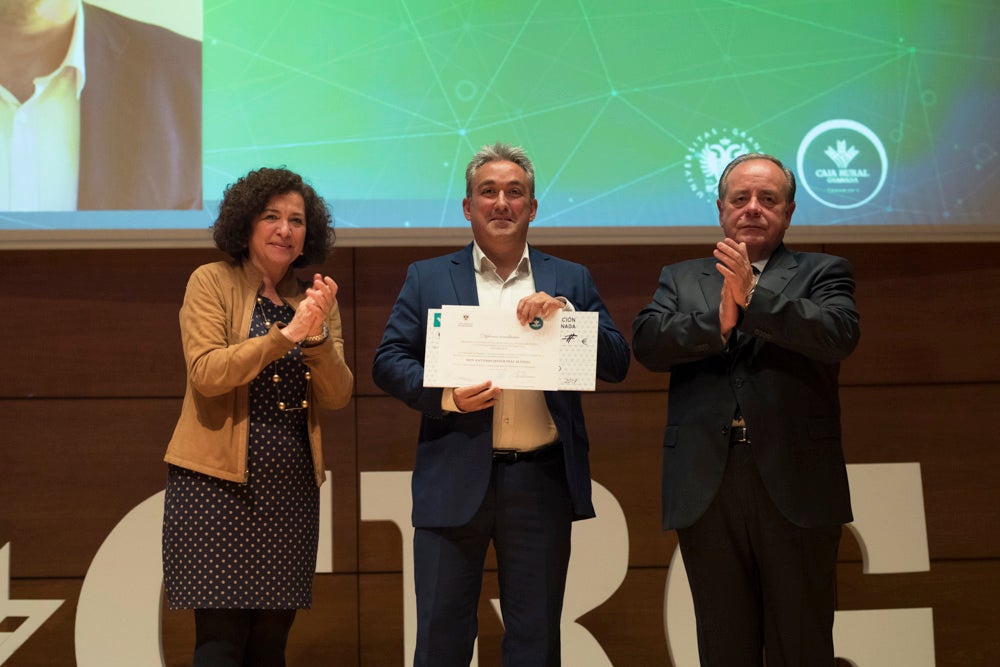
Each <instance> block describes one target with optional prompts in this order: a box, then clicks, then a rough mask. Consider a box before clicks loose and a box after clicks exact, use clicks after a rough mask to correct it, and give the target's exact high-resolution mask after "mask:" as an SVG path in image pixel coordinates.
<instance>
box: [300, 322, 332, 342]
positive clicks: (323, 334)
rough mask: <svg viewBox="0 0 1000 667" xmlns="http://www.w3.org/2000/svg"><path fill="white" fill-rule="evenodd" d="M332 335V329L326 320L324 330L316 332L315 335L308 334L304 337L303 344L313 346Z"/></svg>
mask: <svg viewBox="0 0 1000 667" xmlns="http://www.w3.org/2000/svg"><path fill="white" fill-rule="evenodd" d="M329 337H330V329H329V327H327V326H326V322H324V323H323V331H321V332H320V333H318V334H316V335H315V336H306V337H305V338H303V339H302V345H303V346H305V347H313V346H314V345H319V344H320V343H322V342H323V341H325V340H326V339H327V338H329Z"/></svg>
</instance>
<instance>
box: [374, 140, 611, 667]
mask: <svg viewBox="0 0 1000 667" xmlns="http://www.w3.org/2000/svg"><path fill="white" fill-rule="evenodd" d="M534 185H535V184H534V168H533V166H532V164H531V161H530V160H529V159H528V158H527V156H526V155H525V154H524V152H523V151H522V150H521V149H520V148H516V147H512V146H509V145H506V144H495V145H492V146H485V147H483V148H482V149H481V150H480V151H479V152H478V153H477V154H476V155H475V157H473V159H472V161H471V162H470V163H469V165H468V167H467V169H466V198H465V199H464V200H463V202H462V207H463V209H464V212H465V217H466V219H468V220H469V221H470V222H471V224H472V235H473V238H474V242H473V243H471V244H469V245H468V246H466V247H465V248H464V249H462V250H460V251H458V252H456V253H453V254H450V255H445V256H442V257H437V258H434V259H429V260H424V261H420V262H416V263H414V264H412V265H411V266H410V267H409V269H408V270H407V273H406V281H405V283H404V284H403V287H402V290H401V291H400V293H399V297H398V299H397V301H396V304H395V306H394V307H393V310H392V314H391V316H390V318H389V321H388V323H387V324H386V328H385V334H384V336H383V338H382V342H381V344H380V345H379V347H378V350H377V351H376V353H375V363H374V368H373V376H374V379H375V382H376V384H377V385H378V386H379V387H381V388H382V389H384V390H385V391H387V392H388V393H390V394H392V395H393V396H395V397H396V398H399V399H400V400H402V401H403V402H404V403H406V404H407V405H409V406H410V407H412V408H414V409H415V410H419V411H420V413H421V422H420V433H419V436H418V443H417V455H416V463H415V465H414V470H413V525H414V527H415V532H414V540H413V544H414V549H413V551H414V577H415V583H416V595H417V646H416V653H415V660H414V664H415V665H417V667H420V666H421V665H432V666H434V667H448V666H455V667H459V666H461V667H466V666H467V665H468V664H469V661H470V659H471V657H472V650H473V642H474V641H475V638H476V635H477V633H478V627H477V620H476V612H477V606H478V600H479V592H480V588H481V582H482V571H483V563H484V559H485V556H486V550H487V547H488V545H489V542H490V541H491V540H492V541H493V543H494V547H495V549H496V554H497V565H498V570H499V584H500V605H501V609H502V612H503V622H504V627H505V633H504V638H503V661H504V664H505V665H514V666H518V667H521V666H530V665H539V666H541V665H558V664H560V633H559V622H560V616H561V612H562V602H563V592H564V590H565V586H566V569H567V566H568V564H569V556H570V533H571V524H572V521H574V520H576V519H584V518H588V517H593V516H594V507H593V505H592V503H591V495H590V494H591V485H590V466H589V462H588V458H587V455H588V450H589V444H588V440H587V432H586V428H585V426H584V419H583V411H582V409H581V404H580V395H579V393H577V392H566V391H545V392H542V391H525V390H501V389H500V388H499V387H496V386H494V385H493V384H492V383H491V382H489V381H486V382H482V383H480V384H477V385H473V386H467V387H455V388H445V389H441V388H433V387H425V386H424V383H423V376H424V349H425V344H426V340H425V334H426V331H427V310H428V309H429V308H440V307H441V306H442V305H445V304H457V305H482V306H496V307H503V308H509V309H510V311H511V316H512V317H515V316H516V317H517V319H518V320H519V321H520V322H521V324H526V323H528V322H531V321H533V320H534V319H535V318H536V317H540V318H543V319H544V318H546V317H547V316H549V315H551V314H553V313H556V312H558V311H561V310H578V311H596V312H597V313H599V335H598V340H597V376H598V377H599V378H600V379H602V380H605V381H608V382H619V381H621V380H623V379H624V378H625V374H626V372H627V371H628V366H629V360H630V356H629V349H628V344H627V343H626V341H625V339H624V337H623V336H622V335H621V334H620V333H619V332H618V330H617V329H616V328H615V326H614V323H613V322H612V320H611V316H610V315H609V314H608V311H607V309H606V308H605V306H604V303H603V302H602V301H601V297H600V295H599V294H598V292H597V289H596V287H595V286H594V282H593V280H592V279H591V276H590V272H589V271H588V270H587V269H586V268H585V267H583V266H581V265H579V264H574V263H572V262H567V261H565V260H561V259H557V258H555V257H552V256H550V255H547V254H545V253H542V252H539V251H538V250H536V249H535V248H532V247H530V246H529V245H528V244H527V234H528V224H529V223H530V222H531V221H532V220H533V219H534V217H535V212H536V210H537V206H538V203H537V201H536V200H535V198H534Z"/></svg>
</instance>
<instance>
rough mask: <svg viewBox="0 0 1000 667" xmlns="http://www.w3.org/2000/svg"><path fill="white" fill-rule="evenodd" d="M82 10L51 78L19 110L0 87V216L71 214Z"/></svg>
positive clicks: (77, 152) (76, 179)
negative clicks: (8, 213)
mask: <svg viewBox="0 0 1000 667" xmlns="http://www.w3.org/2000/svg"><path fill="white" fill-rule="evenodd" d="M84 64H85V63H84V48H83V9H82V4H81V5H80V6H79V7H78V8H77V11H76V18H75V19H74V26H73V37H72V38H71V40H70V45H69V50H68V51H67V52H66V56H65V58H63V61H62V63H61V64H60V65H59V67H57V68H56V69H55V71H54V72H51V73H50V74H47V75H45V76H41V77H38V78H36V79H35V90H34V93H33V94H32V95H31V97H29V98H28V99H27V100H26V101H25V102H24V103H23V104H22V103H21V102H20V101H19V100H18V99H17V98H16V97H15V96H14V95H13V94H12V93H11V92H10V91H9V90H7V89H6V88H5V87H3V86H0V211H74V210H76V201H77V191H78V187H79V175H80V93H81V92H82V91H83V85H84V82H85V79H86V70H85V67H84Z"/></svg>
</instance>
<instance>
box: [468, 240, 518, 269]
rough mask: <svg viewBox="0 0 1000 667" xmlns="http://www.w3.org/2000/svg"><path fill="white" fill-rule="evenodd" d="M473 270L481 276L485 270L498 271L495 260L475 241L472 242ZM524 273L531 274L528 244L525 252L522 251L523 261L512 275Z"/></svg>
mask: <svg viewBox="0 0 1000 667" xmlns="http://www.w3.org/2000/svg"><path fill="white" fill-rule="evenodd" d="M472 268H473V269H475V271H476V273H478V274H480V275H482V274H483V269H484V268H485V269H488V270H490V271H496V268H497V266H496V264H494V263H493V260H492V259H490V258H489V257H487V256H486V253H484V252H483V249H482V248H480V247H479V244H478V243H476V242H475V241H473V242H472ZM522 272H524V273H525V275H530V274H531V260H530V259H529V257H528V244H527V243H525V244H524V250H522V251H521V260H520V261H519V262H518V263H517V268H516V269H515V270H514V273H513V274H511V275H520V274H521V273H522Z"/></svg>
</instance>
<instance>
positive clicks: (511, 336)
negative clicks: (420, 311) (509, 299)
mask: <svg viewBox="0 0 1000 667" xmlns="http://www.w3.org/2000/svg"><path fill="white" fill-rule="evenodd" d="M597 326H598V315H597V313H585V312H572V311H569V312H567V311H560V312H558V313H554V314H552V315H550V316H549V318H548V319H546V320H544V321H543V320H540V319H536V321H535V322H532V323H529V324H527V325H521V324H520V323H519V322H518V321H517V316H516V315H515V314H514V312H513V311H512V310H509V309H499V308H488V307H483V306H444V307H443V308H441V309H431V310H429V311H428V313H427V346H426V349H425V350H424V386H425V387H465V386H468V385H472V384H479V383H480V382H484V381H486V380H490V381H491V382H493V384H494V385H495V386H498V387H500V388H502V389H535V390H545V391H554V390H559V389H566V390H572V391H593V390H594V382H595V376H596V369H597Z"/></svg>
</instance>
